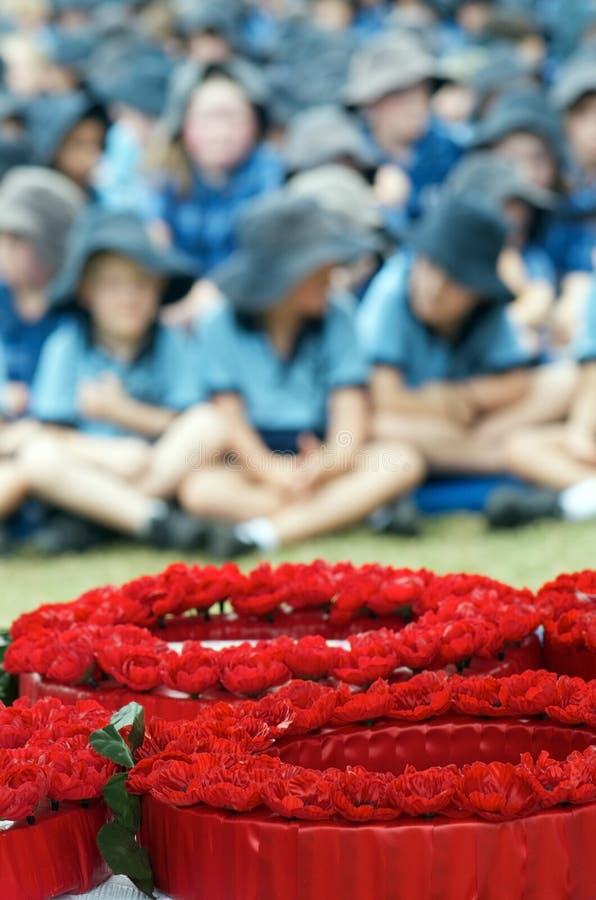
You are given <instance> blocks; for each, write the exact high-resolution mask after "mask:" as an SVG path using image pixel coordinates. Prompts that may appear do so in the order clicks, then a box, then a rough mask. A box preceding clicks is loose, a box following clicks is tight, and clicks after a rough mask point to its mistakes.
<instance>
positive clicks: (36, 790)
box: [0, 763, 47, 822]
mask: <svg viewBox="0 0 596 900" xmlns="http://www.w3.org/2000/svg"><path fill="white" fill-rule="evenodd" d="M46 789H47V781H46V777H45V775H44V773H43V770H42V769H41V768H40V767H39V766H37V765H27V764H23V763H15V764H14V765H12V766H5V767H3V768H0V819H5V820H8V821H12V822H17V821H19V819H24V818H25V817H26V816H30V815H33V813H34V812H35V810H36V809H37V806H38V804H39V803H40V801H41V800H43V798H44V797H45V796H46Z"/></svg>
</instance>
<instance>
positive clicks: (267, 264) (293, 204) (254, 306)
mask: <svg viewBox="0 0 596 900" xmlns="http://www.w3.org/2000/svg"><path fill="white" fill-rule="evenodd" d="M236 237H237V244H238V249H237V250H236V251H235V253H233V254H232V256H231V257H230V258H229V260H227V262H225V263H223V264H222V265H221V266H219V268H217V269H216V270H215V271H214V272H213V273H212V280H213V281H214V282H215V283H216V284H217V286H218V287H219V289H220V291H221V292H222V294H223V295H224V296H225V297H226V298H227V299H228V301H229V302H230V303H231V305H232V306H233V307H234V308H235V309H236V310H237V311H238V312H244V313H253V314H256V313H262V312H265V310H267V309H271V307H273V306H275V305H276V303H278V302H279V301H280V300H282V299H283V298H284V297H285V296H286V295H287V294H288V292H289V291H290V290H291V289H292V288H293V287H294V286H295V285H296V284H298V283H299V282H300V281H301V280H302V279H303V278H306V277H307V276H308V275H310V274H311V273H312V272H314V271H316V270H317V269H318V268H320V267H321V266H325V265H329V264H333V263H337V264H338V265H339V264H342V263H348V262H353V261H354V260H356V259H359V258H360V257H362V256H364V255H366V254H367V253H374V252H375V251H376V250H377V249H378V246H379V242H378V240H377V239H376V238H375V237H374V236H372V235H366V234H364V233H363V232H362V230H360V231H357V230H356V229H351V228H349V227H348V226H347V225H346V222H345V220H342V219H341V218H340V217H338V216H336V215H333V214H332V213H330V212H329V211H328V210H325V209H324V208H323V207H322V206H321V205H320V204H319V203H318V202H317V201H316V200H314V199H313V198H312V197H304V196H295V195H293V194H292V193H290V192H289V191H288V190H287V189H285V190H281V191H277V192H275V193H274V194H270V195H269V196H267V197H265V198H263V199H260V200H258V201H255V202H254V203H253V204H251V206H250V207H249V208H248V209H247V210H246V211H245V212H244V214H243V215H242V217H241V218H240V220H239V222H238V227H237V233H236Z"/></svg>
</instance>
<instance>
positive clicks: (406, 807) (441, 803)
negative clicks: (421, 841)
mask: <svg viewBox="0 0 596 900" xmlns="http://www.w3.org/2000/svg"><path fill="white" fill-rule="evenodd" d="M459 781H460V778H459V772H458V769H457V767H456V766H434V767H431V768H429V769H423V770H422V771H418V770H417V769H415V768H414V766H406V769H405V771H404V772H403V773H402V774H401V775H398V776H397V778H394V779H393V780H392V781H391V783H390V785H389V788H388V797H389V801H390V803H392V804H393V805H394V806H395V807H396V808H397V809H400V810H402V811H403V812H404V813H405V814H406V815H408V816H430V815H436V814H437V813H440V812H443V811H444V810H445V809H446V808H447V807H448V806H449V805H450V804H451V802H452V801H453V798H454V796H455V791H456V790H457V787H458V785H459Z"/></svg>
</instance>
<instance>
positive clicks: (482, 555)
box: [0, 516, 596, 627]
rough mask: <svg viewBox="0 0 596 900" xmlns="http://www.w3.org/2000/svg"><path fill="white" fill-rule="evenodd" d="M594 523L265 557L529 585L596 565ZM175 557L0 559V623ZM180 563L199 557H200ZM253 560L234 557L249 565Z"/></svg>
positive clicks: (346, 539)
mask: <svg viewBox="0 0 596 900" xmlns="http://www.w3.org/2000/svg"><path fill="white" fill-rule="evenodd" d="M595 546H596V522H594V523H589V524H573V525H572V524H568V523H560V522H545V523H542V524H540V525H537V526H534V527H532V528H528V529H526V530H523V531H518V532H506V533H500V534H492V533H487V531H486V529H485V527H484V524H483V522H482V521H481V520H480V519H478V518H475V517H472V516H454V517H449V518H444V519H434V520H431V521H430V522H429V524H428V526H427V530H426V533H425V535H424V537H422V538H418V539H415V540H411V539H399V538H394V537H381V536H377V535H373V534H371V533H370V532H367V531H365V530H356V531H351V532H348V533H345V534H343V535H340V536H337V537H329V538H325V539H323V540H316V541H311V542H309V543H306V544H301V545H300V546H297V547H291V548H288V549H285V550H283V551H282V552H279V553H276V554H273V555H272V556H271V559H272V561H282V560H291V561H296V562H307V561H310V560H312V559H315V558H317V557H319V558H325V559H328V560H330V561H333V562H336V561H339V560H344V559H349V560H351V561H353V562H354V563H364V562H382V563H386V564H391V565H394V566H407V567H411V568H420V567H427V568H430V569H433V570H435V571H437V572H440V573H443V572H460V571H468V572H479V573H482V574H486V575H491V576H493V577H494V578H499V579H501V580H503V581H508V582H510V583H512V584H514V585H516V586H517V587H525V586H528V587H532V588H536V587H539V586H540V585H541V584H543V583H544V582H545V581H547V580H549V579H550V578H553V577H554V576H555V575H558V574H559V573H560V572H564V571H566V572H571V571H578V570H580V569H587V568H591V567H592V566H595V567H596V565H595V564H596V559H595V554H594V547H595ZM176 559H180V555H179V554H177V553H164V552H157V551H155V550H151V549H148V548H145V547H135V546H130V545H124V544H121V545H113V546H109V547H105V548H102V549H101V550H99V551H97V552H94V553H88V554H86V555H84V556H64V557H57V558H54V559H44V558H39V557H34V556H30V555H26V554H22V555H21V554H19V555H14V556H12V557H9V558H5V559H3V560H1V561H0V627H8V625H9V624H10V623H11V622H12V620H13V619H14V618H15V617H16V616H17V615H19V614H20V613H21V612H25V611H27V610H31V609H35V607H37V606H39V605H40V604H41V603H49V602H57V601H65V600H71V599H73V598H74V597H76V596H78V594H80V593H81V592H82V591H84V590H88V589H89V588H91V587H97V586H98V585H101V584H107V583H114V584H118V583H120V582H123V581H127V580H128V579H130V578H134V577H136V576H137V575H141V574H145V573H153V572H158V571H160V569H162V568H164V566H166V565H167V564H168V563H170V562H173V561H175V560H176ZM186 560H187V561H188V562H204V561H205V560H204V559H201V557H200V556H189V557H186ZM256 561H257V560H256V558H246V560H243V561H242V566H243V567H244V568H250V567H251V566H253V565H254V564H255V562H256Z"/></svg>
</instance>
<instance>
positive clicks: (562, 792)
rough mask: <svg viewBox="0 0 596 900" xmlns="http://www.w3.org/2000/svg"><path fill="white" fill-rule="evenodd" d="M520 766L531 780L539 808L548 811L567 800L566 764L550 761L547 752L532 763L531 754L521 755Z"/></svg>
mask: <svg viewBox="0 0 596 900" xmlns="http://www.w3.org/2000/svg"><path fill="white" fill-rule="evenodd" d="M520 765H521V766H522V767H523V768H524V769H525V770H526V772H527V773H528V775H529V777H530V778H531V780H532V786H533V788H534V791H535V793H536V796H537V797H538V802H539V803H540V806H541V807H543V808H545V809H548V808H549V807H551V806H556V805H557V804H559V803H566V802H568V800H569V792H570V789H571V784H570V781H569V766H568V764H567V762H566V761H565V762H559V760H556V759H551V758H550V756H549V755H548V751H547V750H543V751H542V753H540V755H539V756H538V758H537V759H536V762H534V759H533V757H532V754H531V753H522V756H521V760H520Z"/></svg>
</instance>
